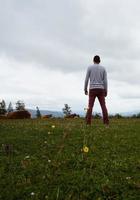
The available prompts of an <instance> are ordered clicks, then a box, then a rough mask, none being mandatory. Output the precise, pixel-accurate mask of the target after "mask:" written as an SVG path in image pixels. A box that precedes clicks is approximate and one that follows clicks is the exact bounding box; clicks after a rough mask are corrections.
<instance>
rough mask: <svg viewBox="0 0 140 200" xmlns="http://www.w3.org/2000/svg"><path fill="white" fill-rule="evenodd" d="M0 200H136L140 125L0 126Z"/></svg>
mask: <svg viewBox="0 0 140 200" xmlns="http://www.w3.org/2000/svg"><path fill="white" fill-rule="evenodd" d="M0 145H1V149H0V200H139V199H140V119H111V120H110V127H109V128H105V127H104V125H103V124H102V121H101V120H100V119H95V120H94V121H93V123H92V125H91V127H89V126H86V125H85V122H84V119H29V120H0Z"/></svg>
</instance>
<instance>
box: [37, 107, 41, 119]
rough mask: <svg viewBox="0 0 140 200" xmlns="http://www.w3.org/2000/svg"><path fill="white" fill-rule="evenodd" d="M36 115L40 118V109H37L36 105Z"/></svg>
mask: <svg viewBox="0 0 140 200" xmlns="http://www.w3.org/2000/svg"><path fill="white" fill-rule="evenodd" d="M36 109H37V110H36V117H37V118H41V112H40V110H39V108H38V107H36Z"/></svg>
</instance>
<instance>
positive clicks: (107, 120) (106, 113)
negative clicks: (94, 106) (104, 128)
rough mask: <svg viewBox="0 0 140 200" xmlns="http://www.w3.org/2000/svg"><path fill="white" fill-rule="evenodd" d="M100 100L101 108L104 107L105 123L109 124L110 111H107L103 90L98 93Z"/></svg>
mask: <svg viewBox="0 0 140 200" xmlns="http://www.w3.org/2000/svg"><path fill="white" fill-rule="evenodd" d="M98 100H99V102H100V105H101V108H102V113H103V122H104V124H107V125H108V124H109V119H108V111H107V108H106V103H105V96H104V92H101V94H99V95H98Z"/></svg>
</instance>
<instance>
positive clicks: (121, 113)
mask: <svg viewBox="0 0 140 200" xmlns="http://www.w3.org/2000/svg"><path fill="white" fill-rule="evenodd" d="M28 111H29V112H30V113H31V115H32V118H36V110H33V109H28ZM40 112H41V115H50V114H52V115H53V116H54V117H64V114H63V112H60V111H51V110H40ZM74 113H76V114H79V115H80V116H81V117H85V112H83V111H76V112H74ZM97 113H98V112H94V113H93V114H97ZM100 113H101V112H100ZM118 113H119V114H120V115H122V116H124V117H127V116H132V115H134V114H136V115H137V114H138V113H140V111H131V112H118ZM109 114H110V115H115V114H117V112H116V113H109Z"/></svg>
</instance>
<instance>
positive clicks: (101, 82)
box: [84, 55, 109, 126]
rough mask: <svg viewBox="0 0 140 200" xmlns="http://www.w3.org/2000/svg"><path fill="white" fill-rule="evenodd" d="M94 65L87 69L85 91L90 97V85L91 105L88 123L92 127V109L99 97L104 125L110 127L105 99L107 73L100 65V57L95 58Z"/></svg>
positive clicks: (89, 105) (88, 112)
mask: <svg viewBox="0 0 140 200" xmlns="http://www.w3.org/2000/svg"><path fill="white" fill-rule="evenodd" d="M93 63H94V64H93V65H91V66H89V67H88V69H87V74H86V78H85V85H84V91H85V95H88V91H87V87H88V82H89V80H90V85H89V103H88V110H87V114H86V123H87V124H89V125H91V119H92V109H93V105H94V101H95V98H96V97H97V98H98V100H99V103H100V106H101V108H102V113H103V123H104V124H105V125H107V126H108V125H109V119H108V112H107V108H106V104H105V97H106V96H107V73H106V70H105V68H104V67H103V66H101V65H100V57H99V56H98V55H96V56H94V58H93Z"/></svg>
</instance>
